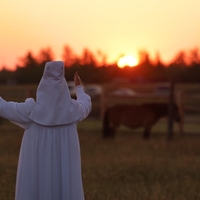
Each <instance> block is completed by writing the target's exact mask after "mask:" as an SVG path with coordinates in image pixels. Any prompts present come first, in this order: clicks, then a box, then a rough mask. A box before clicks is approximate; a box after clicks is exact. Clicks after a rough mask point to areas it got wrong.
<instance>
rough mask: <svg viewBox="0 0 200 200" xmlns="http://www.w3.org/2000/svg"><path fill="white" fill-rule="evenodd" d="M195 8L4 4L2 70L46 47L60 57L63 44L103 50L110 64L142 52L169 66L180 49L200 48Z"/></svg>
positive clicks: (184, 4)
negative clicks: (30, 53)
mask: <svg viewBox="0 0 200 200" xmlns="http://www.w3.org/2000/svg"><path fill="white" fill-rule="evenodd" d="M199 7H200V1H199V0H193V1H192V3H191V1H189V0H186V1H181V0H176V1H160V0H152V1H147V0H145V1H141V0H135V1H133V0H124V1H107V0H96V1H92V0H85V1H81V0H74V1H66V0H57V1H48V0H34V1H27V0H18V1H14V0H2V1H0V27H1V35H0V47H1V48H0V70H1V69H2V66H4V67H6V68H14V67H16V63H17V61H18V60H19V58H21V57H24V55H25V54H26V53H27V51H32V53H33V54H34V55H36V56H37V54H38V53H39V51H40V50H41V49H43V48H47V47H50V48H51V49H52V51H53V53H54V59H56V60H58V59H62V54H63V47H64V46H65V45H69V46H70V47H71V48H72V50H73V51H74V53H75V54H78V55H81V54H82V52H83V50H84V48H88V49H89V50H90V51H91V52H93V53H94V54H95V55H97V52H98V51H101V52H102V53H103V54H104V55H105V57H106V62H108V63H111V64H112V63H113V62H116V60H117V58H119V55H122V54H123V55H128V54H130V55H132V54H133V55H135V53H138V52H139V51H140V50H146V51H147V52H149V54H150V56H151V57H152V58H155V56H156V55H157V53H159V54H160V57H161V59H162V61H164V62H169V61H171V60H172V59H173V58H174V57H175V55H176V54H177V53H178V52H179V51H181V50H186V51H187V50H191V49H193V48H196V47H197V48H200V23H199V21H198V19H199V18H200V12H199ZM169 13H170V15H169ZM169 41H170V42H169Z"/></svg>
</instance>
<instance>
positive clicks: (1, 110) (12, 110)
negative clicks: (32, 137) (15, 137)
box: [0, 97, 34, 128]
mask: <svg viewBox="0 0 200 200" xmlns="http://www.w3.org/2000/svg"><path fill="white" fill-rule="evenodd" d="M33 105H34V100H33V99H31V98H30V99H27V100H26V101H25V102H23V103H17V102H12V101H9V102H7V101H5V100H4V99H2V98H1V97H0V116H1V117H3V118H5V119H7V120H10V121H11V122H13V123H15V124H17V125H19V126H20V127H22V128H25V127H26V126H25V124H28V123H30V122H31V120H30V119H29V118H28V116H29V113H28V112H29V110H30V107H31V106H33Z"/></svg>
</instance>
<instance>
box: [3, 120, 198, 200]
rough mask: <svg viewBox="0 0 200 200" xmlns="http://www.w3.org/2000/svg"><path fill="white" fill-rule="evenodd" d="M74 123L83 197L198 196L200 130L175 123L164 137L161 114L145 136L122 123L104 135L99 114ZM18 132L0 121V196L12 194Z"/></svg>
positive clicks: (181, 199)
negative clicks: (146, 138)
mask: <svg viewBox="0 0 200 200" xmlns="http://www.w3.org/2000/svg"><path fill="white" fill-rule="evenodd" d="M78 129H79V137H80V144H81V155H82V174H83V184H84V191H85V198H86V200H126V199H127V200H195V199H196V200H197V199H200V190H199V188H200V170H199V169H200V136H198V135H191V134H186V135H185V136H184V137H180V136H179V134H178V132H177V127H176V126H175V135H174V138H173V140H172V141H168V140H167V139H166V138H167V137H166V121H164V120H161V122H160V123H158V124H157V125H156V126H155V127H154V129H153V133H152V138H151V139H150V140H149V141H143V140H142V133H141V130H136V131H134V132H133V131H131V130H128V129H126V128H124V127H121V128H120V130H118V132H117V134H116V138H115V139H114V140H112V139H109V140H104V139H102V136H101V122H100V121H99V120H92V119H87V120H85V121H83V122H81V123H80V124H79V125H78ZM194 129H195V131H198V130H199V126H196V127H193V130H194ZM188 130H189V127H188ZM22 134H23V130H22V129H21V128H18V127H17V126H15V125H13V124H11V123H9V122H5V121H3V123H2V124H1V125H0V186H1V187H0V199H1V200H14V188H15V178H16V170H17V160H18V154H19V148H20V143H21V138H22Z"/></svg>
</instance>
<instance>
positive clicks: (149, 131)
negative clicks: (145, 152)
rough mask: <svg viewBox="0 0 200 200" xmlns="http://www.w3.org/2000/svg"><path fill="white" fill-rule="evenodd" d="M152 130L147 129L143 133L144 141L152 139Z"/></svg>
mask: <svg viewBox="0 0 200 200" xmlns="http://www.w3.org/2000/svg"><path fill="white" fill-rule="evenodd" d="M150 134H151V128H150V127H145V128H144V132H143V139H145V140H148V139H149V138H150Z"/></svg>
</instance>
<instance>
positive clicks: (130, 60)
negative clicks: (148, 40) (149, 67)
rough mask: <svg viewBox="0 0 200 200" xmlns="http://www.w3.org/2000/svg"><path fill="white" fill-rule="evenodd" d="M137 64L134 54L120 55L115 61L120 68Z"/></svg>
mask: <svg viewBox="0 0 200 200" xmlns="http://www.w3.org/2000/svg"><path fill="white" fill-rule="evenodd" d="M137 65H138V60H137V59H136V58H135V57H134V56H130V55H127V56H123V57H121V58H120V59H119V60H118V62H117V66H118V67H120V68H124V67H135V66H137Z"/></svg>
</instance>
